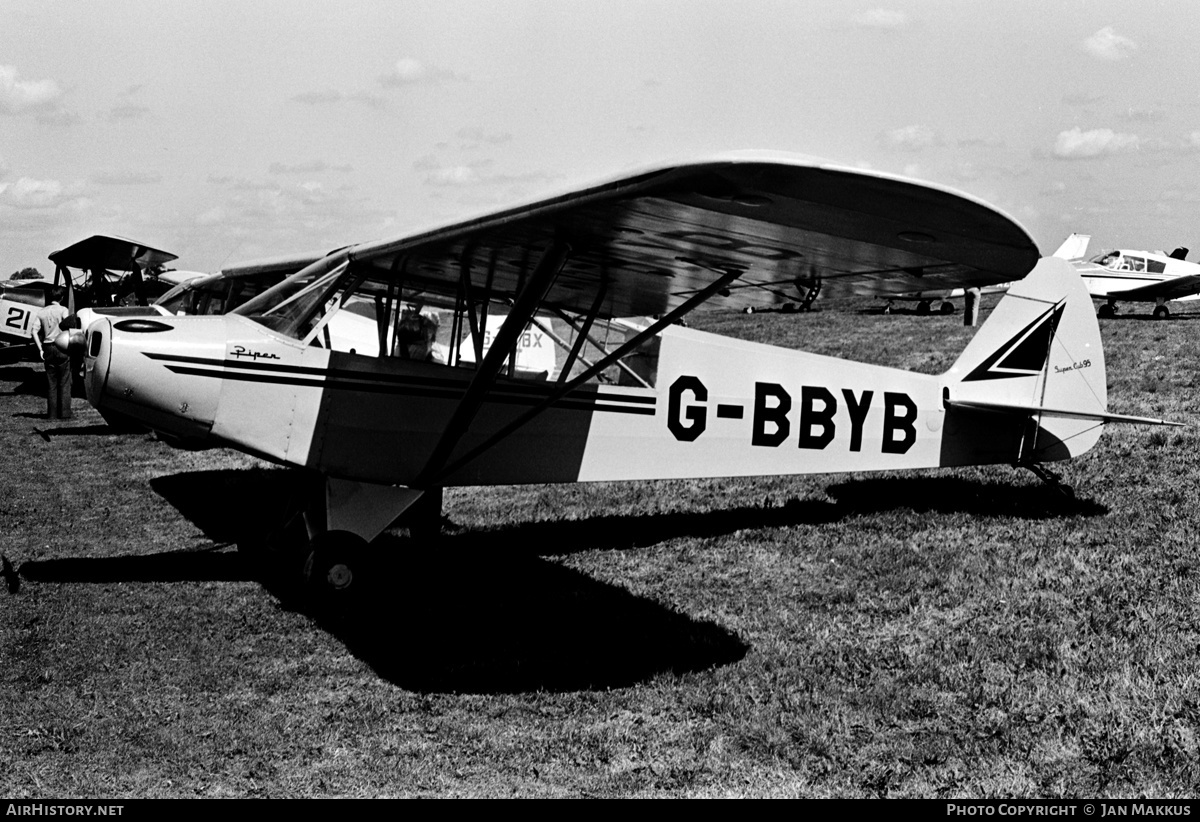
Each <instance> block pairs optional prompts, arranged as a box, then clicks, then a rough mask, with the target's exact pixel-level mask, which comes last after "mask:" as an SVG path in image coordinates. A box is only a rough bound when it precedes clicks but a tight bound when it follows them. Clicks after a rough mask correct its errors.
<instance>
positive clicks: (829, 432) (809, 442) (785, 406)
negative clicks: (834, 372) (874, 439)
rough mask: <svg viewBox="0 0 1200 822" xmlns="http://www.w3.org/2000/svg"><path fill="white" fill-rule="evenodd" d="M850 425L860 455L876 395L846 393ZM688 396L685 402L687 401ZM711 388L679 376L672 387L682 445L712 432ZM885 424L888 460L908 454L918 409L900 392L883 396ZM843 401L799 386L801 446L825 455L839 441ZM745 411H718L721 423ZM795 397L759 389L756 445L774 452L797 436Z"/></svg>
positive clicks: (771, 387)
mask: <svg viewBox="0 0 1200 822" xmlns="http://www.w3.org/2000/svg"><path fill="white" fill-rule="evenodd" d="M841 393H842V397H843V398H844V399H845V401H846V405H845V408H846V416H847V417H848V418H849V422H850V438H849V439H850V442H849V450H850V451H851V452H861V451H862V447H863V436H864V432H865V430H866V425H867V418H868V417H869V416H870V411H871V405H872V401H873V400H874V399H875V392H874V391H871V390H864V391H860V392H858V393H855V391H854V390H853V389H850V388H843V389H841ZM685 395H687V396H686V398H685ZM707 402H708V388H707V387H706V386H705V385H704V383H703V382H701V381H700V379H699V378H698V377H692V376H686V375H685V376H680V377H678V378H677V379H676V380H675V382H673V383H672V384H671V387H670V389H669V391H668V402H667V428H668V429H670V431H671V433H672V434H673V435H674V436H675V439H677V440H680V441H682V442H695V441H696V440H697V439H698V438H699V437H700V435H701V434H703V433H704V432H705V430H706V429H707V428H708V410H709V409H708V406H707ZM883 404H884V408H883V420H882V431H881V435H880V438H879V440H878V442H879V449H880V451H881V452H882V453H884V454H906V453H908V451H909V449H911V448H912V447H913V445H914V444H916V441H917V426H916V421H917V404H916V403H915V402H913V400H912V398H911V397H910V396H909V395H908V394H905V393H903V392H900V391H885V392H884V394H883ZM838 408H839V404H838V400H837V396H836V395H835V394H834V390H833V389H829V388H826V387H825V386H823V385H802V386H800V402H799V416H798V418H797V429H798V436H797V446H798V447H799V448H804V449H809V450H816V451H820V450H824V449H825V448H828V447H829V444H830V443H832V442H833V441H834V439H835V438H836V437H837V415H838ZM741 411H742V406H740V405H728V404H726V405H720V404H718V405H717V406H716V416H717V419H719V420H740V419H742V413H741ZM791 411H792V395H791V394H789V393H788V392H787V389H785V388H784V387H783V386H782V385H780V384H778V383H773V382H756V383H755V384H754V403H753V408H752V410H751V419H750V443H751V445H756V446H761V447H767V448H775V447H778V446H779V445H781V444H783V443H784V442H786V441H787V439H788V437H789V436H790V435H791V431H792V420H791V417H790V414H791Z"/></svg>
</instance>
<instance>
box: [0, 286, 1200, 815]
mask: <svg viewBox="0 0 1200 822" xmlns="http://www.w3.org/2000/svg"><path fill="white" fill-rule="evenodd" d="M865 308H866V304H861V305H860V304H857V303H846V304H841V305H834V306H832V307H829V308H826V309H825V310H822V311H820V312H815V313H813V314H810V315H784V314H758V315H754V316H752V317H747V316H742V315H732V314H714V315H709V316H705V317H701V318H699V320H698V321H697V323H696V324H697V325H699V326H701V327H707V328H710V329H712V330H718V331H720V332H721V333H727V334H731V335H736V336H744V337H749V338H753V339H761V340H764V341H772V342H775V343H777V344H780V345H787V346H795V347H803V348H806V349H809V350H816V351H820V352H822V353H832V354H839V355H843V356H849V357H853V358H858V359H866V360H870V361H874V362H881V363H885V364H889V365H896V366H901V367H905V368H910V369H913V370H918V371H925V372H937V371H940V370H943V369H944V368H946V367H948V366H949V364H950V363H951V362H952V361H953V359H954V357H955V356H956V355H957V354H958V352H959V351H960V350H961V349H962V347H963V345H964V344H965V341H966V340H967V339H968V338H969V336H970V334H971V330H970V329H964V328H963V327H962V319H961V316H949V317H944V316H930V317H917V316H914V315H912V314H907V313H898V314H893V315H889V316H883V315H879V314H875V313H868V312H866V311H865V310H864V309H865ZM1198 332H1200V314H1177V318H1176V319H1174V320H1172V321H1169V322H1154V321H1150V320H1148V319H1143V318H1140V317H1132V316H1126V317H1122V318H1119V319H1115V320H1107V321H1104V323H1103V324H1102V333H1103V336H1104V342H1105V349H1106V355H1107V360H1108V379H1109V386H1110V389H1109V399H1110V407H1111V408H1112V410H1113V411H1115V412H1117V413H1125V414H1139V415H1149V416H1161V417H1166V418H1169V419H1174V420H1178V421H1182V422H1186V423H1189V425H1190V426H1194V425H1195V424H1196V423H1197V422H1198V421H1200V420H1198V416H1197V409H1196V405H1195V396H1196V389H1197V382H1198V377H1197V374H1196V368H1197V366H1198V365H1200V343H1198V342H1197V336H1198ZM41 379H42V377H41V373H40V367H39V368H38V369H37V370H36V371H35V370H34V368H33V367H31V366H30V365H28V364H23V363H15V364H11V365H0V453H2V454H3V455H4V458H5V462H4V470H3V472H2V479H0V491H2V493H0V528H2V530H0V552H2V553H4V554H5V555H6V556H7V557H8V558H9V559H10V560H11V561H12V563H13V564H14V565H15V566H17V568H18V569H19V572H20V579H19V590H18V591H17V592H15V593H10V592H9V591H7V590H5V589H3V588H0V662H2V663H3V664H2V666H0V796H5V797H10V798H18V797H34V798H68V797H247V796H266V797H306V796H338V797H344V796H388V797H391V796H487V797H504V796H523V797H536V796H550V797H554V796H563V797H568V796H570V797H575V796H601V797H630V796H648V797H685V796H698V797H705V796H752V797H762V796H802V797H875V796H890V797H985V796H993V797H994V796H1002V797H1097V798H1099V797H1143V796H1151V797H1192V796H1195V795H1196V793H1197V791H1198V789H1200V764H1198V763H1200V629H1198V626H1200V597H1198V595H1197V594H1198V588H1197V586H1198V585H1200V557H1198V556H1197V552H1196V539H1195V530H1196V526H1197V524H1198V523H1200V483H1198V481H1197V480H1198V474H1197V456H1196V451H1197V434H1196V429H1195V428H1194V427H1188V428H1174V429H1153V428H1138V427H1129V426H1110V427H1109V428H1108V430H1107V431H1106V432H1105V435H1104V437H1103V438H1102V440H1101V442H1100V444H1099V445H1098V446H1097V447H1096V448H1095V449H1094V450H1093V451H1092V452H1091V453H1089V454H1088V455H1086V456H1084V457H1083V458H1081V459H1078V460H1075V461H1073V462H1070V463H1065V464H1060V465H1061V468H1062V471H1063V473H1064V474H1065V480H1066V481H1067V482H1069V483H1070V484H1071V485H1072V486H1074V488H1075V490H1076V494H1077V499H1076V500H1075V501H1073V502H1068V501H1066V500H1065V499H1064V498H1062V497H1060V496H1058V495H1056V494H1054V493H1052V492H1051V491H1050V490H1049V489H1048V488H1047V487H1046V486H1044V485H1043V484H1042V483H1040V482H1039V481H1038V480H1036V479H1035V478H1034V477H1033V476H1032V475H1030V474H1028V473H1027V472H1023V471H1017V470H1014V469H1011V468H1006V467H996V468H987V469H970V470H946V471H941V472H923V473H909V474H875V475H856V474H843V475H834V476H825V477H811V478H795V479H791V478H784V479H739V480H705V481H693V482H663V483H631V484H611V485H609V484H599V485H575V486H531V487H521V488H488V489H465V490H456V491H448V492H447V496H446V514H447V515H448V517H449V519H450V520H451V522H452V524H453V526H452V528H451V529H450V533H449V536H448V537H447V538H445V539H444V540H443V544H442V546H441V548H440V549H439V551H438V552H437V553H436V554H428V553H423V552H419V551H416V550H414V548H413V546H412V545H411V544H410V543H409V542H408V540H407V538H406V537H404V536H402V535H388V536H385V537H384V538H383V544H384V546H385V547H387V548H389V549H391V551H390V556H391V557H392V560H391V561H389V562H388V563H387V564H386V565H385V566H384V567H383V568H382V569H381V570H380V573H379V578H378V579H377V580H376V581H375V586H374V590H373V591H372V592H371V595H370V596H369V597H367V598H366V600H365V601H364V603H363V606H362V608H361V609H360V610H359V611H357V612H356V613H355V614H354V615H353V616H352V617H350V618H348V619H344V620H339V621H336V622H322V621H319V620H315V619H313V618H311V617H310V616H308V615H307V614H306V613H305V612H304V610H303V609H301V608H300V607H299V606H298V604H297V600H296V598H295V596H294V595H293V593H292V591H291V588H290V587H289V585H287V584H286V583H285V582H282V581H280V580H279V579H278V577H277V576H276V575H274V574H271V573H268V572H267V571H265V570H264V569H263V568H262V567H260V566H258V565H255V564H253V563H251V562H250V561H248V560H247V559H246V555H245V554H242V553H239V552H238V551H237V550H236V548H235V545H234V544H235V543H236V542H238V541H247V540H252V539H253V538H254V536H255V535H256V534H257V533H259V532H261V530H262V529H263V528H264V527H266V526H267V525H270V524H271V517H272V512H274V511H276V510H278V509H280V508H281V507H282V506H283V504H284V501H285V499H286V497H287V495H288V493H289V482H288V476H287V474H286V473H285V472H283V471H282V470H279V469H276V468H273V467H270V466H268V465H266V464H264V463H260V462H258V461H256V460H254V459H252V458H249V457H245V456H241V455H237V454H234V453H232V452H226V451H208V452H200V453H189V452H182V451H174V450H171V449H170V448H168V447H167V446H165V445H163V444H162V443H160V442H158V441H156V440H154V439H152V438H151V437H149V436H148V435H146V434H117V433H114V432H113V431H112V430H111V429H109V428H108V427H107V426H105V425H104V423H103V421H102V420H101V419H100V417H99V416H98V415H97V414H96V413H95V412H94V411H92V410H91V409H90V408H89V407H87V406H86V403H84V402H83V401H82V400H77V401H76V409H77V410H78V411H80V413H79V415H78V416H77V418H76V419H75V420H74V421H72V422H70V423H59V422H57V421H50V420H45V419H43V418H42V416H41V415H42V412H43V411H44V402H45V401H44V399H42V397H41V396H40V394H39V393H38V392H39V391H40V389H41V385H42V382H41ZM10 581H11V582H16V580H15V579H13V578H12V577H11V576H10ZM10 587H12V586H10Z"/></svg>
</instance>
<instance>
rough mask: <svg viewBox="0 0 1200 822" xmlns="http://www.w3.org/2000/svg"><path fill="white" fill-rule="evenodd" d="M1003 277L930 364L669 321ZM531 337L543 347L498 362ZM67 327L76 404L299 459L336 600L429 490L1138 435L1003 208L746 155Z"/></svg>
mask: <svg viewBox="0 0 1200 822" xmlns="http://www.w3.org/2000/svg"><path fill="white" fill-rule="evenodd" d="M1035 264H1036V266H1035ZM1030 269H1032V273H1029V276H1027V277H1025V275H1026V273H1028V272H1030ZM1022 277H1025V279H1024V280H1021V282H1019V283H1017V284H1015V285H1014V286H1013V287H1012V288H1011V289H1010V291H1009V292H1008V295H1007V296H1006V297H1005V298H1004V299H1003V300H1002V301H1001V302H1000V303H999V305H998V306H997V307H996V309H995V310H994V311H993V312H992V314H991V316H990V318H989V319H988V321H987V323H986V324H984V326H983V327H982V328H981V330H980V331H979V333H978V334H977V335H976V337H975V338H974V339H973V340H972V341H971V343H970V344H969V345H968V346H967V348H966V350H965V352H964V353H963V354H962V356H961V357H960V358H959V359H958V361H957V362H956V363H955V364H954V366H953V367H952V368H951V369H950V370H949V371H948V372H946V373H945V374H942V375H940V376H932V375H924V374H914V373H909V372H905V371H900V370H896V369H892V368H885V367H880V366H874V365H867V364H862V363H856V362H850V361H846V360H840V359H836V358H833V357H828V356H818V355H815V354H809V353H805V352H801V351H793V350H786V349H781V348H775V347H772V346H769V345H762V344H756V343H750V342H741V341H736V340H731V339H727V338H723V337H719V336H716V335H713V334H708V333H703V332H700V331H696V330H692V329H688V328H684V327H681V326H680V325H679V324H678V323H677V321H678V320H680V319H681V318H682V317H684V316H685V315H686V314H687V313H688V312H690V311H692V310H693V309H695V308H697V307H698V306H700V305H703V304H705V303H711V304H716V305H722V306H727V307H730V308H738V309H743V308H745V307H747V306H755V305H756V306H759V307H770V306H772V305H775V304H778V303H779V302H782V301H783V300H784V299H786V297H787V295H789V294H792V293H794V291H793V288H795V287H800V288H806V289H807V288H814V287H819V288H821V289H822V290H823V291H824V292H826V293H835V294H836V293H843V294H845V293H858V294H868V295H872V294H873V295H879V294H888V293H903V292H908V291H913V290H917V289H918V288H922V287H924V288H937V287H946V288H950V287H960V286H979V287H983V286H987V285H990V284H993V283H1000V282H1011V281H1014V280H1020V279H1021V278H1022ZM781 295H783V296H781ZM343 311H355V312H356V313H357V314H359V315H360V316H368V315H369V316H370V317H371V319H372V320H373V322H374V326H375V329H376V335H377V336H376V339H377V344H376V345H374V346H373V347H372V350H371V351H370V352H369V354H363V353H358V352H356V351H349V350H347V349H345V347H344V346H341V345H339V344H338V341H337V340H335V339H334V338H333V337H334V334H333V332H331V319H332V318H333V317H335V316H336V315H337V314H338V313H339V312H343ZM498 317H502V319H498ZM628 317H657V319H651V320H644V321H642V322H640V323H639V322H619V321H618V319H619V318H628ZM531 329H538V330H540V331H542V332H544V337H545V338H546V339H549V340H553V342H554V345H555V346H556V354H555V355H554V356H553V357H552V358H546V359H542V360H538V361H531V360H528V359H527V361H526V363H525V364H524V365H523V364H522V363H521V362H519V361H518V358H517V356H516V353H517V351H518V350H519V349H520V348H521V345H522V340H523V338H526V337H527V335H529V334H530V331H531ZM76 333H77V335H78V336H77V337H76V339H75V340H74V343H73V344H75V345H82V346H83V347H84V348H85V351H86V384H87V392H88V398H89V399H90V401H91V402H92V404H93V405H95V406H96V407H97V408H99V409H101V410H103V411H114V412H117V413H120V414H126V415H130V416H133V417H135V418H138V419H140V420H141V421H143V422H145V423H146V424H148V425H149V426H151V427H153V428H155V429H157V430H158V431H160V432H161V433H162V434H163V435H164V436H165V437H168V438H173V439H174V440H176V441H180V442H183V443H192V444H199V445H202V446H203V445H210V446H227V447H232V448H236V449H239V450H242V451H244V452H247V453H250V454H254V455H257V456H259V457H262V458H264V459H267V460H271V461H274V462H277V463H281V464H284V465H290V466H295V467H296V468H298V469H302V470H304V471H305V472H307V475H308V476H309V477H311V480H312V483H311V488H312V493H311V495H310V496H309V497H308V499H306V500H305V501H304V506H303V507H304V510H303V518H302V521H303V523H304V525H305V530H306V533H307V539H306V540H304V544H305V548H304V556H305V557H306V560H305V562H304V563H303V564H304V568H305V578H306V580H307V583H308V585H309V586H310V588H311V589H312V591H313V592H314V593H315V594H316V595H317V596H319V597H322V598H324V599H326V600H328V599H333V600H335V601H336V600H338V599H344V598H345V597H347V596H348V592H349V591H352V590H353V589H354V587H355V586H354V580H355V577H356V574H357V575H358V576H360V577H361V572H360V571H361V567H362V565H361V564H362V563H363V562H364V561H365V558H366V557H367V555H368V551H367V550H366V548H367V546H368V545H369V544H370V542H371V541H372V540H374V539H375V538H376V537H377V536H378V535H380V534H381V533H382V532H383V531H384V530H385V529H387V528H388V527H389V526H390V525H391V524H392V523H393V522H394V521H395V520H396V519H397V517H399V516H400V515H401V514H402V513H405V512H406V510H407V509H410V507H412V506H414V504H416V503H418V500H422V498H423V497H424V498H425V500H433V505H432V506H430V508H431V510H432V511H433V512H436V513H440V511H439V509H440V499H441V489H442V488H443V487H445V486H466V485H486V484H510V483H555V482H584V481H592V480H650V479H665V478H685V477H717V476H739V475H767V474H805V473H820V472H840V471H882V470H892V469H912V468H937V467H940V466H959V465H973V464H987V463H1010V464H1013V465H1017V466H1024V467H1029V468H1031V469H1034V470H1035V472H1038V473H1039V475H1041V476H1043V477H1044V478H1045V477H1047V476H1051V475H1050V474H1049V472H1048V471H1046V470H1044V469H1043V468H1042V465H1043V463H1046V462H1049V461H1053V460H1062V459H1067V458H1069V457H1073V456H1076V455H1078V454H1082V453H1084V452H1085V451H1087V450H1088V449H1089V448H1091V446H1092V445H1093V444H1094V443H1095V442H1096V441H1097V439H1098V438H1099V436H1100V433H1101V430H1102V428H1103V425H1104V423H1105V422H1113V421H1130V422H1147V423H1149V422H1158V421H1155V420H1146V419H1142V418H1134V417H1122V416H1117V415H1113V414H1109V413H1108V411H1107V407H1106V405H1107V403H1106V384H1105V373H1104V353H1103V351H1102V350H1101V343H1100V336H1099V331H1098V327H1097V323H1096V318H1095V315H1094V313H1093V312H1092V308H1091V300H1090V299H1089V297H1088V293H1087V291H1086V289H1084V287H1083V284H1082V283H1081V282H1080V279H1079V277H1078V275H1077V274H1076V273H1075V272H1074V270H1073V269H1072V267H1071V265H1070V264H1069V263H1068V262H1067V261H1065V260H1061V259H1045V260H1042V261H1041V262H1038V252H1037V249H1036V247H1035V246H1034V243H1033V242H1032V240H1030V238H1029V236H1028V235H1027V234H1026V233H1025V231H1024V230H1022V229H1021V228H1020V227H1019V226H1018V225H1017V224H1015V223H1014V222H1013V221H1012V220H1011V219H1010V218H1008V217H1007V216H1005V215H1003V214H1001V213H999V212H998V211H996V210H995V209H993V208H991V207H990V206H988V205H986V204H984V203H982V202H980V201H977V200H974V199H972V198H969V197H967V196H965V195H962V194H958V193H955V192H952V191H948V190H945V189H942V188H938V187H935V186H931V185H925V184H921V183H916V182H911V181H907V180H903V179H899V178H895V177H890V176H886V175H882V174H875V173H870V172H863V171H859V170H853V169H848V168H841V167H837V166H833V165H827V164H822V163H820V162H817V161H810V160H800V159H794V158H791V159H787V158H779V157H776V156H770V157H767V156H762V155H758V154H755V155H738V156H734V157H726V158H722V159H717V160H712V161H706V162H693V163H685V164H676V165H668V166H664V167H660V168H656V169H653V170H650V171H646V172H643V173H638V174H632V175H629V176H625V177H622V178H620V179H616V180H613V181H610V182H607V183H604V184H600V185H596V186H592V187H588V188H583V189H580V190H577V191H574V192H571V193H568V194H565V195H563V196H559V197H555V198H552V199H546V200H542V201H540V202H535V203H533V204H530V205H525V206H522V207H518V208H513V209H509V210H506V211H501V212H498V213H494V214H490V215H487V216H483V217H480V218H477V219H472V220H468V221H465V222H460V223H456V224H453V225H447V226H444V227H441V228H436V229H433V230H429V231H423V232H419V233H414V234H411V235H408V236H404V237H400V238H397V239H392V240H387V241H382V242H371V243H365V244H362V245H356V246H350V247H347V248H344V249H340V250H338V251H336V252H334V253H331V254H329V255H328V256H325V257H323V258H321V259H318V260H316V261H314V262H313V263H311V264H310V265H308V266H307V267H305V268H304V269H303V270H302V271H300V272H298V273H297V274H295V275H294V276H292V277H290V278H288V279H286V280H285V281H283V282H282V283H280V284H279V285H277V286H275V287H273V288H271V289H269V290H267V291H265V292H264V293H263V294H261V295H259V296H258V297H256V298H254V299H252V300H250V301H249V302H246V303H245V304H243V305H242V306H240V307H239V308H237V309H236V310H235V312H234V313H231V314H226V315H224V316H194V317H137V318H126V319H121V318H116V317H101V318H99V319H98V320H96V321H95V322H94V323H93V324H92V325H91V326H90V327H89V328H88V329H87V332H86V337H84V335H83V334H82V333H81V332H76ZM526 342H527V340H526ZM60 344H62V345H66V340H65V339H60ZM881 344H884V343H883V341H881ZM526 347H528V346H526ZM339 349H340V350H339ZM426 504H427V503H425V502H422V503H421V505H419V506H418V509H419V508H421V507H424V506H425V505H426Z"/></svg>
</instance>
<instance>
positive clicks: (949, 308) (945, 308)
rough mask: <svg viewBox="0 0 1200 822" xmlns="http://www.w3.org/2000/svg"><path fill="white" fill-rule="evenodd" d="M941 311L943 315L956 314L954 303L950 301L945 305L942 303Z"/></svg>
mask: <svg viewBox="0 0 1200 822" xmlns="http://www.w3.org/2000/svg"><path fill="white" fill-rule="evenodd" d="M940 310H941V312H942V313H943V314H953V313H954V303H952V302H949V301H947V302H944V303H942V307H941V309H940Z"/></svg>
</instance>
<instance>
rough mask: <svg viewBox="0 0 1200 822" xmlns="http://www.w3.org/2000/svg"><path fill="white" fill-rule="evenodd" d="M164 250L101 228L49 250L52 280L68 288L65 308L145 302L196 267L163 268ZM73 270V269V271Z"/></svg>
mask: <svg viewBox="0 0 1200 822" xmlns="http://www.w3.org/2000/svg"><path fill="white" fill-rule="evenodd" d="M176 259H178V258H177V257H176V255H174V254H171V253H170V252H167V251H160V250H159V249H157V248H151V247H150V246H148V245H145V244H143V243H139V242H136V241H134V240H129V239H126V238H125V237H115V236H110V235H107V234H94V235H92V236H91V237H88V238H86V239H84V240H80V241H79V242H77V243H73V244H71V245H69V246H67V247H66V248H62V249H59V250H58V251H55V252H54V253H53V254H51V255H50V261H51V262H52V263H54V284H55V285H58V284H59V283H62V284H63V285H65V286H66V287H67V289H68V302H69V306H68V307H69V308H70V309H71V312H72V313H75V311H76V310H77V309H79V308H84V307H89V308H93V309H108V308H113V307H117V306H125V307H129V306H146V305H149V304H150V303H151V302H153V301H154V300H155V299H157V298H158V297H160V296H162V295H163V294H164V293H166V292H167V291H169V290H170V289H171V288H173V287H174V286H176V285H178V284H179V283H180V282H183V281H184V280H186V279H189V278H191V277H197V276H200V272H197V271H174V270H167V269H166V268H165V266H166V264H167V263H169V262H172V261H173V260H176ZM76 272H78V274H77V273H76Z"/></svg>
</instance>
